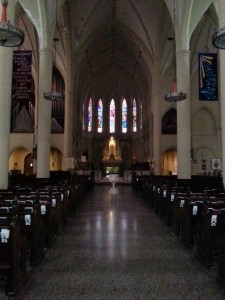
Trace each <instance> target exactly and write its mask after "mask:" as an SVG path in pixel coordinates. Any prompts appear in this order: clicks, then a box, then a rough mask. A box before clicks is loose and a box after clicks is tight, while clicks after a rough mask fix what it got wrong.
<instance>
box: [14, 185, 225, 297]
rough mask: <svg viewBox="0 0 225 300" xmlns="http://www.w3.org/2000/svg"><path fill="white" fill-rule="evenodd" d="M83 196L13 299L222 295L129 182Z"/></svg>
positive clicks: (99, 187) (208, 273)
mask: <svg viewBox="0 0 225 300" xmlns="http://www.w3.org/2000/svg"><path fill="white" fill-rule="evenodd" d="M118 190H119V195H116V196H110V195H109V194H108V191H109V186H107V185H99V186H95V187H94V189H93V190H92V191H91V192H89V193H88V194H87V197H86V199H85V201H84V202H83V204H82V207H81V208H80V209H79V211H78V212H77V213H76V215H75V216H74V218H73V219H72V220H71V222H70V224H69V225H68V226H67V227H66V228H65V230H64V232H63V233H62V234H61V235H60V236H59V237H58V239H57V243H56V245H55V246H54V247H53V248H52V249H50V250H49V251H48V252H47V255H46V258H45V260H44V262H43V263H42V264H41V265H40V266H39V267H38V268H36V269H34V270H32V272H31V276H30V280H29V283H28V284H27V286H26V287H25V288H24V290H23V292H22V293H20V295H19V296H18V300H25V299H26V300H29V299H32V300H39V299H40V300H43V299H48V300H53V299H54V300H62V299H68V300H69V299H73V300H74V299H76V300H79V299H81V300H83V299H84V300H88V299H93V300H98V299H99V300H100V299H102V300H110V299H115V300H118V299H121V300H123V299H128V300H133V299H138V300H140V299H159V300H161V299H162V300H164V299H165V300H174V299H182V300H183V299H186V300H191V299H192V300H201V299H204V300H210V299H212V300H222V299H225V294H224V292H223V290H222V289H221V288H220V287H219V285H217V283H216V281H215V280H214V279H213V278H212V276H211V275H210V272H209V271H207V270H206V269H204V268H203V267H202V266H201V265H200V264H199V263H198V262H197V261H196V260H195V257H194V254H193V252H191V251H190V252H189V251H188V250H187V249H185V248H184V247H183V246H182V244H181V243H180V242H179V240H178V239H177V238H176V237H175V236H174V235H173V234H171V232H170V230H169V228H168V227H166V226H165V225H164V224H163V223H162V221H161V220H160V219H159V218H158V216H157V215H156V214H155V213H154V211H152V210H151V209H150V208H149V207H148V206H147V205H146V204H145V203H144V201H143V199H142V198H141V197H139V195H138V194H137V193H136V192H134V191H133V190H132V187H131V186H122V185H121V186H118Z"/></svg>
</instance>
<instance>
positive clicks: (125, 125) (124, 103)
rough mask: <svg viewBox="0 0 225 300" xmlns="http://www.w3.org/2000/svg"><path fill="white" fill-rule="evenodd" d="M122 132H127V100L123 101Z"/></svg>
mask: <svg viewBox="0 0 225 300" xmlns="http://www.w3.org/2000/svg"><path fill="white" fill-rule="evenodd" d="M122 132H123V133H126V132H127V100H126V99H125V98H123V101H122Z"/></svg>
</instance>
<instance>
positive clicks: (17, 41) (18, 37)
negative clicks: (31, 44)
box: [0, 0, 24, 47]
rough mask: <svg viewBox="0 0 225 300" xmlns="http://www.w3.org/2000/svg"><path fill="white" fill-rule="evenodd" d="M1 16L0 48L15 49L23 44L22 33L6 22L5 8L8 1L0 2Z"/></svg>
mask: <svg viewBox="0 0 225 300" xmlns="http://www.w3.org/2000/svg"><path fill="white" fill-rule="evenodd" d="M1 2H2V16H1V21H0V46H3V47H17V46H19V45H21V44H22V43H23V42H24V33H23V32H22V31H21V30H20V29H19V28H17V27H15V26H13V25H12V24H10V21H7V13H6V8H7V6H8V0H1Z"/></svg>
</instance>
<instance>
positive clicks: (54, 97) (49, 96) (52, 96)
mask: <svg viewBox="0 0 225 300" xmlns="http://www.w3.org/2000/svg"><path fill="white" fill-rule="evenodd" d="M57 7H58V1H56V23H57ZM58 41H59V39H58V38H54V39H53V42H54V54H55V55H54V62H55V64H56V43H57V42H58ZM56 89H57V85H56V78H55V77H54V78H53V81H52V91H51V92H47V93H44V98H45V99H46V100H49V101H62V100H64V95H62V94H61V93H60V92H59V91H57V90H56Z"/></svg>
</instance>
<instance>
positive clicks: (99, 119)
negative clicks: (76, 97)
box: [97, 98, 103, 133]
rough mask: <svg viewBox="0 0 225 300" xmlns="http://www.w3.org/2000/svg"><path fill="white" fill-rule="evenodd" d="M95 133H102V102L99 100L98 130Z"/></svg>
mask: <svg viewBox="0 0 225 300" xmlns="http://www.w3.org/2000/svg"><path fill="white" fill-rule="evenodd" d="M97 131H98V132H99V133H101V132H102V131H103V102H102V99H101V98H100V99H99V100H98V128H97Z"/></svg>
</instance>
